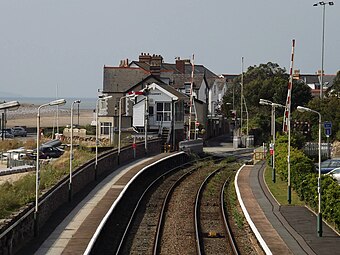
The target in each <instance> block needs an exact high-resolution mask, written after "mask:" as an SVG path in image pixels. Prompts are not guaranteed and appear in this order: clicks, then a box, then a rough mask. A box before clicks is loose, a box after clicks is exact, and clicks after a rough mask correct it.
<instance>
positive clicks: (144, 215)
mask: <svg viewBox="0 0 340 255" xmlns="http://www.w3.org/2000/svg"><path fill="white" fill-rule="evenodd" d="M218 161H221V159H219V160H218ZM216 162H217V161H216V160H215V161H212V162H210V163H209V165H205V164H206V163H198V164H196V165H195V166H190V167H188V166H185V167H184V166H182V167H180V168H177V169H173V170H172V171H171V172H168V173H166V174H164V175H162V176H161V177H159V178H158V179H157V180H155V181H154V182H153V183H152V184H151V185H150V186H149V187H148V189H147V190H146V191H145V192H144V193H143V196H142V197H141V199H140V200H139V202H138V204H137V206H136V208H135V209H134V213H133V215H132V216H131V218H130V221H129V224H128V226H127V227H126V229H125V231H124V235H123V237H122V239H121V242H120V245H119V247H118V248H117V251H116V254H141V253H143V254H173V253H178V252H181V253H183V252H184V253H187V252H188V253H191V252H193V253H196V251H195V250H196V248H195V247H196V246H195V243H197V242H196V240H197V236H200V237H202V236H204V235H205V234H204V233H203V232H201V233H199V234H197V232H196V231H195V229H196V228H195V226H197V225H198V224H194V221H193V219H194V215H193V212H194V208H193V205H198V204H201V205H202V204H203V205H205V206H201V207H200V208H201V210H199V209H196V210H195V211H197V212H199V213H200V211H201V213H200V214H202V213H203V214H205V212H204V209H202V208H206V209H207V208H209V204H208V206H207V204H206V202H203V203H202V202H199V203H198V202H196V201H195V200H197V199H198V198H199V200H200V201H202V199H203V200H204V198H205V197H206V196H205V195H199V196H198V195H197V194H198V193H201V194H205V193H206V192H207V191H206V190H207V189H203V188H202V187H204V186H206V185H205V184H203V185H202V183H207V182H208V180H209V179H210V178H206V176H207V174H208V175H209V174H211V173H214V174H212V175H211V178H212V177H213V176H215V175H216V176H217V177H218V178H219V180H222V181H220V182H219V186H220V187H219V191H218V192H217V196H216V198H215V199H217V202H216V203H222V201H223V197H222V199H221V198H220V196H223V192H220V190H221V189H222V187H224V185H225V182H224V181H223V179H221V177H222V176H221V175H218V174H217V173H218V172H220V171H222V170H224V171H225V172H227V173H224V175H228V177H230V175H231V173H232V171H226V169H227V168H224V167H219V165H216ZM222 178H224V176H223V177H222ZM188 185H189V186H188ZM215 185H216V184H215ZM155 186H156V187H155ZM190 186H191V187H190ZM200 187H201V188H200ZM204 190H205V191H206V192H203V191H204ZM208 192H209V191H208ZM176 196H178V198H177V199H176V198H175V197H176ZM183 196H184V197H183ZM178 199H180V200H181V201H188V199H189V200H192V201H191V202H185V203H186V206H183V207H182V208H179V209H175V210H176V211H177V212H178V211H179V210H180V211H182V215H181V216H180V217H177V216H175V219H174V214H173V213H171V208H174V207H175V208H176V207H177V206H178V205H180V204H181V203H180V202H178ZM214 203H215V202H214ZM190 204H191V206H190ZM188 205H189V206H188ZM218 208H219V210H218V211H217V212H216V213H217V214H216V213H214V215H215V214H216V215H217V216H218V219H217V220H213V221H212V222H215V224H217V228H218V232H219V234H220V236H216V237H217V239H216V238H210V239H215V240H214V241H213V243H215V245H214V247H215V249H214V250H211V249H210V250H209V248H207V247H211V244H209V239H208V240H205V238H199V240H201V241H202V240H205V241H204V244H208V245H205V247H206V248H205V249H203V253H204V254H216V253H215V251H216V250H220V251H221V249H222V250H223V248H221V243H224V245H223V247H228V246H230V245H229V244H228V241H227V240H229V239H228V238H230V240H233V238H232V237H228V232H227V231H225V230H224V229H225V228H226V226H227V227H228V225H226V226H225V225H224V222H227V220H226V219H225V218H223V216H222V215H223V214H222V208H224V207H223V203H222V206H221V205H220V206H218ZM206 209H205V210H206ZM175 215H177V213H176V214H175ZM210 216H211V215H210ZM200 218H202V217H200ZM173 220H176V223H175V225H174V223H173ZM173 226H180V228H181V229H183V228H184V229H183V231H184V233H183V234H181V233H180V232H177V233H173V230H174V228H173ZM200 226H204V228H206V227H207V226H206V223H204V224H200ZM176 229H177V227H176ZM200 229H202V227H200ZM177 231H178V229H177ZM229 233H230V234H231V231H229ZM180 237H182V238H180ZM221 237H223V238H221ZM188 240H190V243H191V245H188V242H187V241H188ZM216 240H219V242H216ZM210 243H211V242H210ZM233 246H234V247H236V245H235V244H234V245H233ZM183 247H186V251H184V249H183ZM226 249H227V250H228V251H232V248H229V249H228V248H226ZM204 250H206V251H204ZM236 250H237V249H236ZM224 251H225V250H224ZM198 254H202V253H198ZM236 254H237V253H236Z"/></svg>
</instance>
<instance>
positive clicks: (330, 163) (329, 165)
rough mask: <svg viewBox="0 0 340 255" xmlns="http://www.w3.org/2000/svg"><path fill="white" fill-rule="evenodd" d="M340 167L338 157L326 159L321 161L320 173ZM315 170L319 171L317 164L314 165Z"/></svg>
mask: <svg viewBox="0 0 340 255" xmlns="http://www.w3.org/2000/svg"><path fill="white" fill-rule="evenodd" d="M338 167H340V158H332V159H327V160H325V161H323V162H321V173H322V174H327V173H329V172H330V171H332V170H333V169H335V168H338ZM316 171H317V172H319V166H318V165H316Z"/></svg>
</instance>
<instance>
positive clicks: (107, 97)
mask: <svg viewBox="0 0 340 255" xmlns="http://www.w3.org/2000/svg"><path fill="white" fill-rule="evenodd" d="M109 98H112V96H103V95H101V96H99V98H98V99H97V103H96V161H95V170H94V178H95V180H97V166H98V143H99V140H98V111H99V102H101V101H105V100H106V99H109Z"/></svg>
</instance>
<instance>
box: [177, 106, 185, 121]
mask: <svg viewBox="0 0 340 255" xmlns="http://www.w3.org/2000/svg"><path fill="white" fill-rule="evenodd" d="M183 120H184V103H183V101H180V102H177V103H175V121H183Z"/></svg>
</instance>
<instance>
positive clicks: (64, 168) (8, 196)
mask: <svg viewBox="0 0 340 255" xmlns="http://www.w3.org/2000/svg"><path fill="white" fill-rule="evenodd" d="M69 155H70V154H69V152H68V151H65V153H64V154H63V155H62V156H61V157H60V158H58V159H57V160H55V161H53V163H52V164H46V165H41V168H40V170H41V182H40V187H39V190H40V192H43V190H46V189H49V188H50V187H52V186H53V185H55V184H56V183H57V182H58V181H60V180H61V179H62V178H63V177H64V176H66V175H68V173H69ZM93 157H94V155H93V153H89V152H87V151H85V150H74V161H73V169H75V168H76V167H77V166H80V165H82V164H83V163H85V162H86V161H88V160H89V159H91V158H93ZM0 194H1V196H0V219H5V218H7V217H9V216H10V215H11V214H12V213H14V212H15V211H18V210H19V209H20V208H21V207H22V206H24V205H26V204H28V203H31V202H33V201H34V199H35V173H33V172H32V173H30V174H27V175H25V176H23V177H22V178H20V179H19V180H17V181H15V182H13V183H9V182H6V183H4V184H2V185H0Z"/></svg>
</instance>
